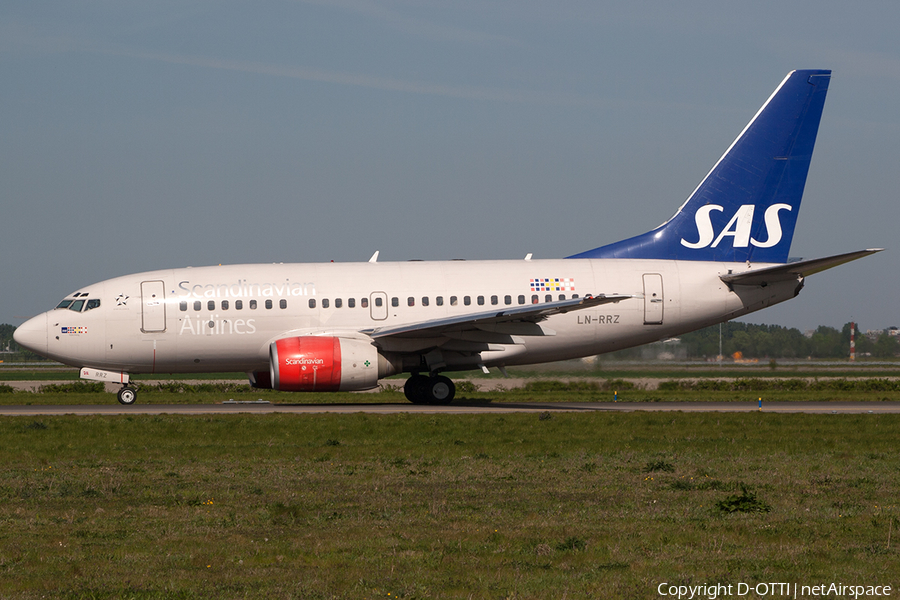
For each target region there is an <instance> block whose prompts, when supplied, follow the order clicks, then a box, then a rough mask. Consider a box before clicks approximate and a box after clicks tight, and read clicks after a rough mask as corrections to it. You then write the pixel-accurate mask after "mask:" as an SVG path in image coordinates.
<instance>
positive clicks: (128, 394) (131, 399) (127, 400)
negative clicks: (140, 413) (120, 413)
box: [116, 387, 137, 406]
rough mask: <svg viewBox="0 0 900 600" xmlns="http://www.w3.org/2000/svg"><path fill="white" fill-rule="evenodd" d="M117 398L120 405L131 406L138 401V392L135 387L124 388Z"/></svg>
mask: <svg viewBox="0 0 900 600" xmlns="http://www.w3.org/2000/svg"><path fill="white" fill-rule="evenodd" d="M116 398H117V399H118V400H119V404H124V405H125V406H131V405H132V404H134V403H135V402H136V401H137V390H135V389H134V388H133V387H123V388H122V389H120V390H119V392H118V393H117V394H116Z"/></svg>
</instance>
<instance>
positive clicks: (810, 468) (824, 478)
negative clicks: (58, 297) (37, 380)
mask: <svg viewBox="0 0 900 600" xmlns="http://www.w3.org/2000/svg"><path fill="white" fill-rule="evenodd" d="M673 393H674V392H673ZM15 395H18V394H15ZM148 395H149V394H148ZM107 401H109V398H107ZM898 439H900V416H898V415H775V414H765V413H762V414H760V413H748V414H706V415H704V414H682V413H675V414H672V413H667V414H658V413H652V414H651V413H641V414H638V413H624V414H598V413H578V414H573V413H565V414H561V413H560V414H553V415H552V416H551V415H549V414H544V415H542V416H538V415H535V414H530V415H520V414H513V415H503V416H496V415H482V416H477V415H476V416H452V415H437V416H428V415H405V414H400V415H385V416H380V415H379V416H372V415H350V416H335V415H316V416H311V415H310V416H307V415H252V416H250V415H233V416H221V417H203V416H197V417H185V416H181V417H179V416H152V417H128V416H124V417H40V418H34V417H5V418H2V419H0V471H2V478H0V524H2V526H0V597H2V598H42V597H53V598H138V599H143V598H188V599H191V598H655V597H658V596H657V593H656V590H657V586H658V585H659V584H660V583H663V582H669V583H671V584H687V583H693V584H695V585H696V584H698V583H717V582H718V583H725V584H729V583H737V582H750V583H755V582H765V581H779V582H798V583H800V584H818V583H821V582H824V583H828V582H831V581H837V582H844V583H846V584H851V583H852V584H868V585H874V584H880V585H891V586H893V589H894V590H896V589H897V587H898V586H900V569H898V567H897V565H898V563H900V561H898V558H900V553H898V551H897V545H898V543H900V540H898V539H897V538H898V537H900V502H898V498H900V460H898V459H900V452H898ZM892 538H893V539H892ZM745 597H754V596H753V595H748V596H745Z"/></svg>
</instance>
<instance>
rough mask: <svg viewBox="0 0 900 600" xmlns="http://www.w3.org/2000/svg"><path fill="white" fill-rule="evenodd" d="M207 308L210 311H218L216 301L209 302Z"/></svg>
mask: <svg viewBox="0 0 900 600" xmlns="http://www.w3.org/2000/svg"><path fill="white" fill-rule="evenodd" d="M206 308H207V309H209V310H216V301H215V300H210V301H209V302H207V303H206Z"/></svg>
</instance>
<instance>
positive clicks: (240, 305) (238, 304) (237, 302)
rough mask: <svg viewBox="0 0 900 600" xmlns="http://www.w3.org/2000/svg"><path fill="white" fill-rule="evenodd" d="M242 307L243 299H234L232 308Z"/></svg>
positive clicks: (239, 308)
mask: <svg viewBox="0 0 900 600" xmlns="http://www.w3.org/2000/svg"><path fill="white" fill-rule="evenodd" d="M242 308H244V301H243V300H235V301H234V310H241V309H242Z"/></svg>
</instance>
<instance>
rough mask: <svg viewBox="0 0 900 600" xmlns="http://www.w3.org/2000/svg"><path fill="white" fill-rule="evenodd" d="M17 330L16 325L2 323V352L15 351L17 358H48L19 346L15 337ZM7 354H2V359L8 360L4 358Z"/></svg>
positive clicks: (0, 355)
mask: <svg viewBox="0 0 900 600" xmlns="http://www.w3.org/2000/svg"><path fill="white" fill-rule="evenodd" d="M15 330H16V326H15V325H10V324H9V323H0V352H6V351H7V350H8V351H9V352H14V353H15V354H14V356H15V358H16V359H17V360H46V359H45V358H44V357H43V356H38V355H37V354H35V353H33V352H31V351H29V350H26V349H25V348H19V345H18V344H17V343H16V341H15V340H14V339H13V332H14V331H15ZM5 356H8V355H7V354H0V360H8V359H6V358H4V357H5Z"/></svg>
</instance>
